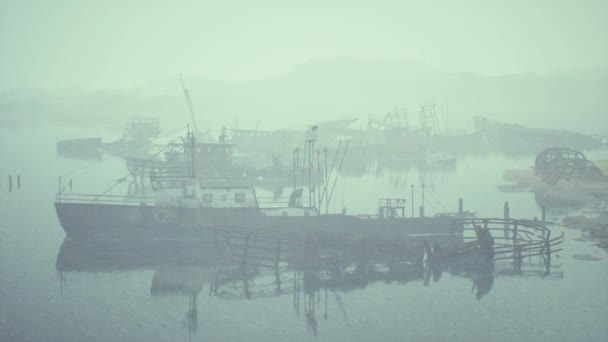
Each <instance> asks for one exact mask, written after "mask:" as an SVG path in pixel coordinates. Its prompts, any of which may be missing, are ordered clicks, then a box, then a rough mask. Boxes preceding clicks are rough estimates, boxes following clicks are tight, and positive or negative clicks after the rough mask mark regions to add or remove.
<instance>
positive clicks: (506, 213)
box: [503, 202, 511, 240]
mask: <svg viewBox="0 0 608 342" xmlns="http://www.w3.org/2000/svg"><path fill="white" fill-rule="evenodd" d="M503 211H504V219H505V225H504V228H503V229H504V231H503V234H504V237H505V240H506V239H508V238H509V228H510V224H509V220H510V218H511V209H510V208H509V202H505V205H504V210H503Z"/></svg>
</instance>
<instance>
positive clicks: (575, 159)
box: [534, 147, 603, 185]
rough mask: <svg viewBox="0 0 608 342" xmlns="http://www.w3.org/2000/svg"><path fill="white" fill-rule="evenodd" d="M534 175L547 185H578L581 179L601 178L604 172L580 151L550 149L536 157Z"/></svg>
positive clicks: (559, 148)
mask: <svg viewBox="0 0 608 342" xmlns="http://www.w3.org/2000/svg"><path fill="white" fill-rule="evenodd" d="M534 173H535V174H536V175H537V176H540V177H541V178H542V179H543V181H545V182H546V183H547V184H550V185H555V184H557V183H558V182H559V181H560V180H566V181H568V182H573V181H574V182H576V183H578V182H579V181H580V180H581V179H597V178H601V177H602V176H603V175H602V171H601V170H600V169H599V168H598V167H597V166H595V165H594V164H593V162H591V161H590V160H588V159H587V157H586V156H585V155H584V154H583V153H582V152H579V151H575V150H571V149H568V148H562V147H556V148H549V149H546V150H544V151H542V152H541V153H539V154H538V155H537V156H536V162H535V166H534Z"/></svg>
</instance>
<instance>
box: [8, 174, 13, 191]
mask: <svg viewBox="0 0 608 342" xmlns="http://www.w3.org/2000/svg"><path fill="white" fill-rule="evenodd" d="M8 191H9V192H11V191H13V176H11V175H8Z"/></svg>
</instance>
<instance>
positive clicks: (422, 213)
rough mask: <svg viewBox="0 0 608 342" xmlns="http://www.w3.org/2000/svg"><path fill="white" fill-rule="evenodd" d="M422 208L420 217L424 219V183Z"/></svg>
mask: <svg viewBox="0 0 608 342" xmlns="http://www.w3.org/2000/svg"><path fill="white" fill-rule="evenodd" d="M420 208H421V210H420V213H421V214H420V217H424V183H422V206H421V207H420Z"/></svg>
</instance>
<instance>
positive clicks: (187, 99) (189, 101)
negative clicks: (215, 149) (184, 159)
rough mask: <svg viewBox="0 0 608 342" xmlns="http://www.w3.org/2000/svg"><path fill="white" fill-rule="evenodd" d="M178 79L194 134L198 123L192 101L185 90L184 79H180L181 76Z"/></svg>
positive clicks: (197, 130) (197, 131)
mask: <svg viewBox="0 0 608 342" xmlns="http://www.w3.org/2000/svg"><path fill="white" fill-rule="evenodd" d="M179 79H180V81H181V82H182V90H183V91H184V97H185V98H186V104H187V105H188V109H189V110H190V121H192V126H193V127H194V132H195V133H199V132H200V130H199V129H198V123H197V122H196V115H194V107H192V101H191V100H190V92H189V91H188V89H186V86H185V85H184V79H183V78H182V74H179Z"/></svg>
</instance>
